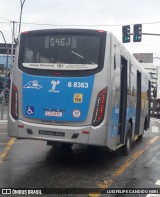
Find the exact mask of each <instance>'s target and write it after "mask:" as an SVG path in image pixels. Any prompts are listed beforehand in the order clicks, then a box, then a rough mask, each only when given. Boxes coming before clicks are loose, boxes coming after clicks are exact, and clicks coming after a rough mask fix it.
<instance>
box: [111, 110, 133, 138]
mask: <svg viewBox="0 0 160 197" xmlns="http://www.w3.org/2000/svg"><path fill="white" fill-rule="evenodd" d="M135 113H136V109H135V108H133V107H129V108H127V114H126V127H127V124H128V121H129V119H130V118H131V119H132V121H133V123H134V122H135ZM118 123H119V108H118V107H112V115H111V124H110V125H111V127H110V136H117V135H118ZM124 132H125V131H124Z"/></svg>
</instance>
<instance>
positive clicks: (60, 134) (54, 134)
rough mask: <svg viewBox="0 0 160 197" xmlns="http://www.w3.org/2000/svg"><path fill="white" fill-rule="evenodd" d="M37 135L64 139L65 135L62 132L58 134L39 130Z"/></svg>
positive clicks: (57, 132)
mask: <svg viewBox="0 0 160 197" xmlns="http://www.w3.org/2000/svg"><path fill="white" fill-rule="evenodd" d="M39 134H42V135H52V136H60V137H64V136H65V133H64V132H59V131H45V130H39Z"/></svg>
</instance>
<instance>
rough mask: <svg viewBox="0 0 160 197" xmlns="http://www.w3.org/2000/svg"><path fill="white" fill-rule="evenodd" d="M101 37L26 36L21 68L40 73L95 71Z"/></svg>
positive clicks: (97, 63)
mask: <svg viewBox="0 0 160 197" xmlns="http://www.w3.org/2000/svg"><path fill="white" fill-rule="evenodd" d="M100 43H101V37H100V36H96V35H68V34H67V35H66V34H65V35H63V34H58V35H57V34H53V35H37V36H34V35H33V36H26V37H25V39H24V50H23V57H22V66H23V67H25V68H31V69H41V70H93V69H96V68H98V65H99V59H100Z"/></svg>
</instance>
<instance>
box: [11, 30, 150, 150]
mask: <svg viewBox="0 0 160 197" xmlns="http://www.w3.org/2000/svg"><path fill="white" fill-rule="evenodd" d="M149 95H150V78H149V76H148V75H147V74H146V72H145V70H144V69H143V68H142V66H141V65H140V64H139V63H138V62H137V61H136V59H135V58H134V57H133V56H132V55H130V54H129V52H128V51H127V50H126V49H125V48H124V47H123V46H122V45H121V43H120V42H119V41H118V40H117V39H116V38H115V37H114V36H113V34H112V33H110V32H106V31H98V30H79V29H53V30H38V31H30V32H25V33H22V34H21V35H20V38H19V43H18V45H17V47H16V55H15V61H14V67H13V76H12V94H11V99H10V111H9V121H8V122H9V123H8V126H9V136H13V137H17V138H29V139H37V140H46V141H47V142H48V144H53V145H54V144H57V143H59V144H63V145H64V146H67V145H68V146H71V145H72V144H75V143H78V144H86V145H95V146H106V147H108V148H109V149H110V150H116V149H118V148H119V147H121V146H124V150H125V151H126V152H127V153H128V152H129V150H130V145H131V142H132V141H134V140H135V139H137V138H139V139H141V138H142V136H143V133H144V130H147V128H148V127H149V120H150V113H149V112H150V105H149V103H150V102H149V100H150V97H149Z"/></svg>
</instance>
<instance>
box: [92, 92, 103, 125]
mask: <svg viewBox="0 0 160 197" xmlns="http://www.w3.org/2000/svg"><path fill="white" fill-rule="evenodd" d="M106 97H107V88H104V89H103V90H101V91H100V92H99V93H98V96H97V100H96V104H95V108H94V114H93V120H92V125H93V126H98V125H99V124H100V123H101V122H102V121H103V119H104V112H105V105H106Z"/></svg>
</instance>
